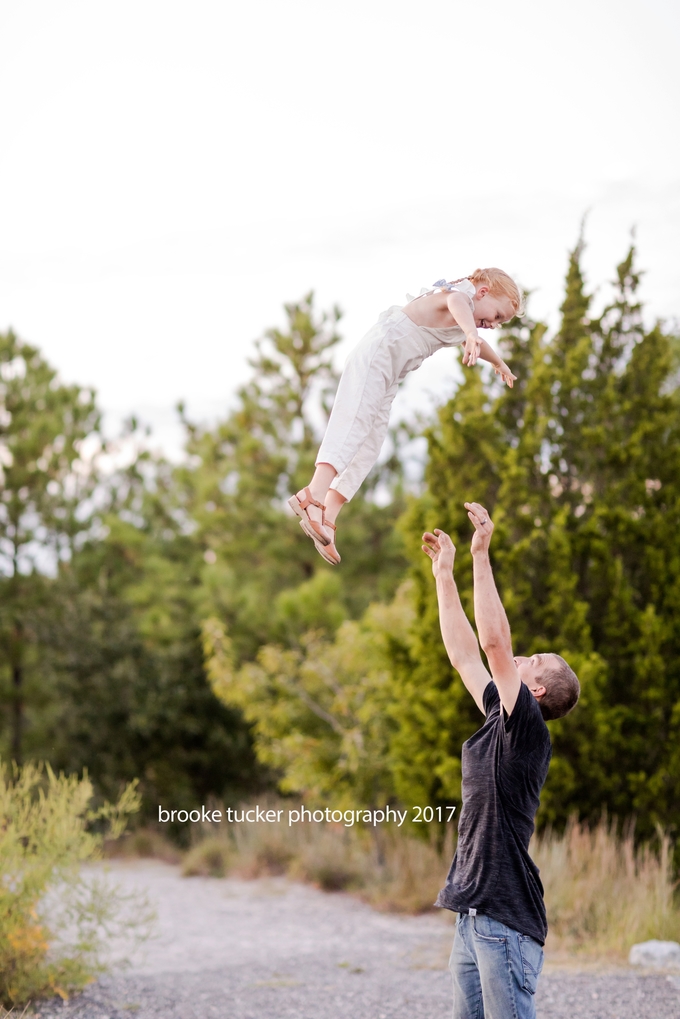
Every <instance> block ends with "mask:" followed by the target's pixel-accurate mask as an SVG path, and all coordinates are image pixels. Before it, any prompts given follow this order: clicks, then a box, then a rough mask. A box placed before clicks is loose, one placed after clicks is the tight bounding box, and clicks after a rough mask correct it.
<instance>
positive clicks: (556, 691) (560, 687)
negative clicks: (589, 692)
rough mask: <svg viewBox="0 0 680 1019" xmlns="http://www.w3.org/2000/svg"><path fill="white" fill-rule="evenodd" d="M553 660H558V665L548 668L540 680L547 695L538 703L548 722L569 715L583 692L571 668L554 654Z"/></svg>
mask: <svg viewBox="0 0 680 1019" xmlns="http://www.w3.org/2000/svg"><path fill="white" fill-rule="evenodd" d="M553 658H556V659H557V664H556V665H552V666H549V667H548V668H546V669H545V671H544V673H543V675H542V676H541V679H540V680H539V682H541V683H542V684H543V686H544V687H545V694H544V695H543V697H541V699H540V701H539V702H538V703H539V706H540V708H541V714H542V715H543V717H544V719H545V720H546V722H547V721H548V720H549V719H551V718H563V717H564V715H568V714H569V712H570V711H571V709H572V708H573V707H574V705H575V704H576V702H577V700H578V697H579V694H580V692H581V686H580V684H579V681H578V677H577V675H576V673H575V672H574V670H573V669H572V668H571V666H569V665H567V663H566V662H565V660H564V658H562V657H561V655H556V654H555V653H554V652H553Z"/></svg>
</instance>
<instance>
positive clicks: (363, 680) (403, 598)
mask: <svg viewBox="0 0 680 1019" xmlns="http://www.w3.org/2000/svg"><path fill="white" fill-rule="evenodd" d="M311 584H314V582H313V581H312V582H310V585H311ZM315 586H316V589H317V591H319V589H320V585H319V584H318V583H317V584H316V585H315ZM322 603H323V600H322ZM410 621H411V612H410V605H409V601H408V594H407V591H406V590H402V591H401V592H400V593H399V594H398V596H397V597H396V599H395V600H394V601H393V602H392V604H391V605H390V606H381V605H374V606H372V607H371V608H370V609H369V610H368V611H367V612H366V614H365V615H364V617H363V618H362V619H361V621H359V622H355V621H349V620H348V621H345V622H344V623H342V625H341V626H340V628H339V629H338V631H337V633H336V634H335V636H334V639H329V637H328V636H324V635H323V634H322V632H321V631H319V630H309V631H308V632H307V633H304V634H303V635H302V637H301V638H300V640H299V643H298V645H297V646H294V647H288V648H286V647H282V646H281V645H278V644H266V645H264V647H262V648H261V649H260V652H259V654H258V656H257V660H256V661H255V662H247V663H246V664H244V665H243V666H241V667H240V668H238V667H237V666H236V665H235V662H234V657H233V652H232V645H231V641H230V638H229V636H228V634H227V633H226V631H225V629H224V626H223V624H222V623H221V622H220V621H218V620H216V619H214V618H213V619H210V620H208V621H207V622H206V623H205V625H204V639H205V648H206V660H207V664H208V673H209V675H210V679H211V682H212V685H213V689H214V690H215V693H216V694H217V696H218V697H219V698H220V699H221V700H223V701H224V702H225V703H227V704H229V705H233V706H235V707H238V708H240V709H241V710H242V711H243V713H244V716H245V718H246V720H247V721H248V722H249V723H250V724H251V726H252V733H253V739H254V743H255V750H256V753H257V755H258V757H259V759H260V760H261V761H263V762H264V763H266V764H267V765H269V766H270V767H272V768H273V769H275V770H276V772H277V773H278V774H279V775H280V783H279V784H280V788H281V790H282V791H283V792H297V793H302V794H304V795H305V797H306V799H308V800H309V801H310V802H312V803H318V804H323V806H327V805H329V804H332V805H333V806H334V807H336V808H338V809H342V808H344V807H350V806H353V807H359V806H364V805H366V806H370V805H373V804H376V803H384V802H386V801H388V800H389V799H390V798H391V797H392V795H393V788H392V781H391V777H390V771H389V737H390V730H391V728H392V725H391V719H390V710H391V705H390V694H391V690H390V649H391V647H392V645H393V643H394V642H396V641H398V640H399V639H401V637H402V635H403V633H404V632H405V631H407V630H408V627H409V624H410Z"/></svg>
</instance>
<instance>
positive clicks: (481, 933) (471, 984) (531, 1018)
mask: <svg viewBox="0 0 680 1019" xmlns="http://www.w3.org/2000/svg"><path fill="white" fill-rule="evenodd" d="M542 967H543V949H542V948H541V946H540V945H539V943H538V941H535V940H534V939H533V938H530V937H528V936H527V935H526V934H519V933H518V931H515V930H513V929H512V927H506V925H505V924H504V923H500V922H499V921H498V920H492V919H491V917H490V916H480V915H479V914H478V915H477V916H468V915H467V914H459V915H458V919H457V920H456V937H455V939H454V942H453V948H452V950H451V958H450V959H449V969H450V970H451V976H452V977H453V1019H535V1017H536V1005H535V1003H534V992H535V991H536V984H537V983H538V975H539V973H540V972H541V969H542Z"/></svg>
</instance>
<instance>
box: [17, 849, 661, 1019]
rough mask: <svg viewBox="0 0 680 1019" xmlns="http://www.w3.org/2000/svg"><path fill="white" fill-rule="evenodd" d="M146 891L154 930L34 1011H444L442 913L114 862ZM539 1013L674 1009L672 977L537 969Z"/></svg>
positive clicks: (614, 1018) (645, 1018)
mask: <svg viewBox="0 0 680 1019" xmlns="http://www.w3.org/2000/svg"><path fill="white" fill-rule="evenodd" d="M111 873H112V879H113V880H115V881H116V882H117V883H118V884H121V885H123V886H124V887H125V888H126V890H134V889H140V890H144V891H146V893H147V894H148V896H149V898H150V899H151V900H152V901H153V902H154V904H155V906H156V909H157V911H158V922H157V928H156V931H157V933H156V936H155V938H154V939H153V940H151V941H149V942H148V943H147V944H146V945H145V946H144V948H143V949H142V950H141V951H139V952H138V953H137V954H136V956H135V958H134V959H133V960H132V965H131V967H130V968H129V969H128V970H126V971H125V972H116V973H113V974H112V975H111V976H108V977H106V978H105V979H102V980H100V981H98V982H97V983H96V984H93V985H92V986H91V987H89V988H87V989H86V991H85V992H84V993H83V994H82V995H80V996H78V997H77V998H74V999H73V1000H72V1001H70V1002H68V1003H66V1004H65V1005H62V1003H61V1002H60V1001H59V1002H58V1003H57V1002H54V1003H49V1004H43V1005H41V1006H38V1007H37V1008H36V1012H35V1013H34V1014H36V1015H37V1014H39V1015H40V1016H41V1019H52V1017H57V1016H59V1017H60V1019H75V1017H78V1019H124V1017H125V1019H130V1017H131V1016H135V1017H137V1019H199V1017H200V1019H421V1017H422V1019H449V1017H450V1014H451V992H450V978H449V975H448V972H447V970H446V962H447V958H448V953H449V950H450V946H451V940H452V936H453V926H452V923H451V917H450V915H449V914H439V913H437V914H435V915H432V916H424V917H401V916H391V915H386V914H384V913H377V912H375V911H374V910H372V909H371V908H370V907H368V906H366V905H364V904H363V903H361V902H359V901H357V900H356V899H354V898H352V897H350V896H348V895H328V894H324V893H322V892H318V891H316V890H315V889H313V888H310V887H308V886H305V885H299V884H294V883H291V882H288V881H286V880H284V879H278V878H277V879H271V880H259V881H248V882H246V881H236V880H219V879H212V878H181V877H180V876H179V872H178V869H177V868H175V867H170V866H168V865H165V864H161V863H155V862H136V863H131V864H115V865H112V866H111ZM537 1006H538V1015H539V1017H540V1019H680V975H678V976H670V977H668V976H664V975H651V976H650V975H640V974H637V973H632V972H629V971H627V970H620V971H616V972H607V973H578V972H571V971H569V972H567V971H564V970H552V971H551V969H550V966H549V965H548V967H547V968H546V972H545V973H544V976H543V977H542V978H541V982H540V985H539V991H538V994H537Z"/></svg>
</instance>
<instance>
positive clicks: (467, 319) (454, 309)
mask: <svg viewBox="0 0 680 1019" xmlns="http://www.w3.org/2000/svg"><path fill="white" fill-rule="evenodd" d="M446 303H447V305H448V308H449V311H450V312H451V314H452V315H453V317H454V319H455V320H456V322H457V324H458V325H459V326H460V328H461V329H462V330H463V332H464V333H465V348H464V351H463V364H468V365H470V367H472V365H473V364H476V363H477V358H478V357H479V351H480V347H481V345H482V338H481V336H480V335H479V333H478V332H477V326H476V325H475V317H474V315H473V314H472V308H471V307H470V298H469V297H468V296H467V295H466V294H462V293H461V292H460V290H452V291H451V293H450V294H449V296H448V297H447V299H446Z"/></svg>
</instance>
